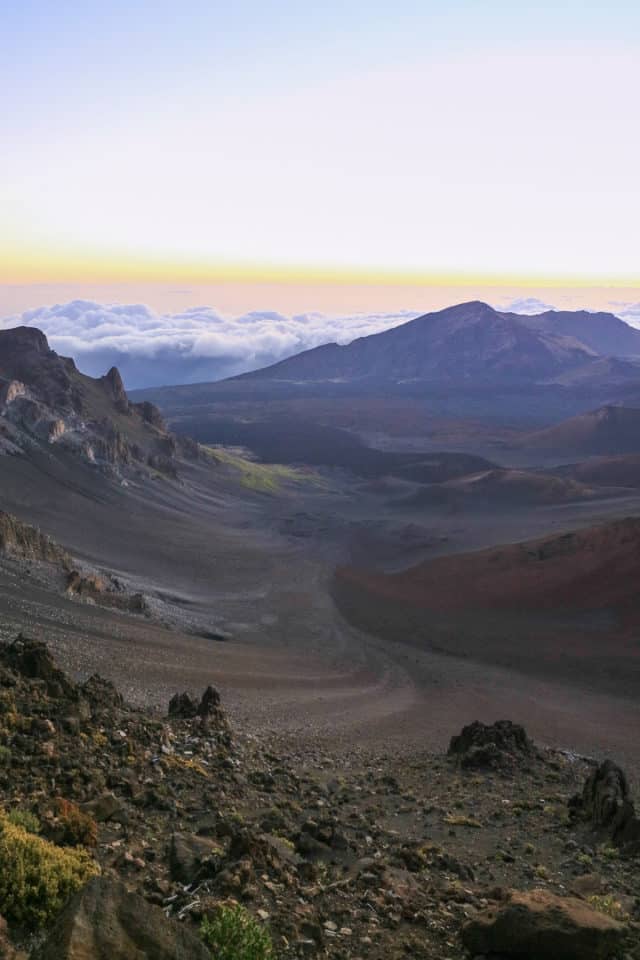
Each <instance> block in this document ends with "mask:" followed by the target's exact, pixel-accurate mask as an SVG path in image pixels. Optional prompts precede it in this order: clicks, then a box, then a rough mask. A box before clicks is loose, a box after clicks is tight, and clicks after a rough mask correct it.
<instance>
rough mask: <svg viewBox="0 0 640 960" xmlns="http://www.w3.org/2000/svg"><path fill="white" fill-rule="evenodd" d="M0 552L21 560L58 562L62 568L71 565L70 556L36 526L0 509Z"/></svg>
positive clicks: (67, 567)
mask: <svg viewBox="0 0 640 960" xmlns="http://www.w3.org/2000/svg"><path fill="white" fill-rule="evenodd" d="M0 553H5V554H8V555H10V556H12V557H18V558H19V559H22V560H42V561H44V562H45V563H54V564H58V565H60V566H61V567H63V568H64V569H69V567H70V566H71V557H70V556H69V554H68V553H67V552H66V550H64V549H63V548H62V547H61V546H59V545H58V544H57V543H56V542H55V540H52V539H51V537H48V536H46V534H44V533H41V532H40V530H38V529H36V527H32V526H30V525H29V524H28V523H23V522H22V521H21V520H18V519H17V518H16V517H14V516H12V515H11V514H10V513H4V511H2V510H0Z"/></svg>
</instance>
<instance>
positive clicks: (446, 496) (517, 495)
mask: <svg viewBox="0 0 640 960" xmlns="http://www.w3.org/2000/svg"><path fill="white" fill-rule="evenodd" d="M595 495H596V493H595V491H594V490H593V489H591V487H589V486H587V485H586V484H584V483H581V482H578V481H577V480H575V479H571V478H569V477H556V476H552V475H550V474H546V473H535V472H533V471H529V470H508V469H493V470H485V471H483V472H481V473H473V474H470V475H468V476H464V477H460V478H457V479H455V480H448V481H446V482H445V483H434V484H431V485H430V486H428V487H425V488H424V489H423V490H419V491H418V492H417V493H412V494H411V495H410V496H408V497H405V498H403V499H402V500H400V501H398V505H399V506H404V507H409V506H410V507H427V508H428V507H437V508H442V507H447V508H448V509H456V510H459V509H463V508H465V507H467V508H469V509H474V510H477V509H478V508H482V507H485V508H495V509H498V510H501V511H502V510H505V509H506V510H509V509H514V508H520V507H523V508H526V507H535V506H545V505H550V504H555V503H572V502H574V501H580V500H589V499H591V498H593V497H594V496H595Z"/></svg>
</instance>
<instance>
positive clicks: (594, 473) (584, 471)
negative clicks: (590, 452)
mask: <svg viewBox="0 0 640 960" xmlns="http://www.w3.org/2000/svg"><path fill="white" fill-rule="evenodd" d="M565 471H566V473H569V474H570V475H571V476H572V477H574V478H575V479H576V480H578V481H580V482H581V483H594V484H598V485H601V486H610V487H640V453H628V454H622V455H621V456H616V457H593V458H591V459H589V460H585V461H584V463H575V464H571V465H570V466H568V467H566V468H565Z"/></svg>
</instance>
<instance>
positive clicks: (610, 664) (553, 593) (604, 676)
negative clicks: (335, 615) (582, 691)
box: [333, 517, 640, 695]
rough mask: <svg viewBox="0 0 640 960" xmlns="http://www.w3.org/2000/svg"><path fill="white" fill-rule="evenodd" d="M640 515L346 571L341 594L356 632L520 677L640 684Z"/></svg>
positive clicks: (337, 589) (337, 595)
mask: <svg viewBox="0 0 640 960" xmlns="http://www.w3.org/2000/svg"><path fill="white" fill-rule="evenodd" d="M639 577H640V519H638V518H636V517H633V518H626V519H623V520H617V521H613V522H607V523H602V524H600V525H598V526H594V527H589V528H587V529H583V530H577V531H575V532H572V533H564V534H560V535H557V534H556V535H553V536H547V537H544V538H542V539H537V540H528V541H524V542H522V543H507V544H503V545H500V546H496V547H491V548H488V549H484V550H479V551H475V552H472V553H462V554H452V555H448V556H440V557H437V558H435V559H433V560H430V561H427V562H424V563H421V564H419V565H417V566H414V567H411V568H410V569H408V570H404V571H402V572H400V573H392V574H384V573H376V572H372V571H370V570H365V569H362V568H355V567H353V566H351V567H342V568H340V569H339V570H338V571H337V573H336V577H335V579H334V584H333V595H334V599H335V600H336V603H337V605H338V607H339V609H340V611H341V612H342V613H343V615H345V616H346V617H347V618H348V619H349V620H350V621H351V622H352V623H353V624H355V625H356V626H357V627H359V628H361V629H364V630H367V631H371V632H372V633H375V634H378V635H379V636H382V637H385V638H387V639H389V640H391V641H393V642H394V643H395V642H398V641H401V642H405V643H411V644H417V645H424V646H425V647H427V648H435V649H437V650H440V651H444V652H446V653H449V654H452V655H455V656H459V657H463V658H465V659H470V660H474V661H477V662H485V663H492V664H498V665H500V666H503V667H507V668H509V669H515V670H516V671H519V672H522V673H530V674H535V675H546V676H549V675H551V674H552V675H553V676H554V677H556V678H557V677H560V676H565V677H566V678H567V680H568V681H569V682H570V683H586V684H587V685H588V686H589V688H591V689H593V686H594V685H597V684H604V685H605V686H609V687H610V688H611V689H612V690H615V691H616V692H617V693H618V694H620V693H623V691H625V690H627V691H628V692H629V694H630V695H631V691H632V690H633V689H635V685H636V684H637V682H638V680H639V679H640V650H639V648H638V642H637V635H638V625H639V624H640V596H639V595H638V590H637V583H638V578H639Z"/></svg>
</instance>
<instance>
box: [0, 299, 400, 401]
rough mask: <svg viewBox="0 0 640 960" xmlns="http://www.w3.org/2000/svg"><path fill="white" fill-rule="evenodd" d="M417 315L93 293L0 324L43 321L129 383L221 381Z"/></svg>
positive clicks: (73, 350) (97, 369) (84, 366)
mask: <svg viewBox="0 0 640 960" xmlns="http://www.w3.org/2000/svg"><path fill="white" fill-rule="evenodd" d="M415 316H417V314H416V313H415V312H414V313H411V312H409V311H398V312H397V313H380V314H363V315H357V316H350V317H327V316H324V315H322V314H320V313H306V314H300V315H298V316H294V317H286V316H283V315H282V314H280V313H274V312H269V311H264V312H262V311H260V312H258V311H255V312H253V313H247V314H245V315H244V316H241V317H233V318H229V317H224V316H222V315H221V314H219V313H216V311H215V310H212V309H211V308H210V307H192V308H190V309H188V310H185V311H183V312H182V313H175V314H158V313H155V312H154V311H153V310H151V309H150V308H149V307H147V306H145V305H144V304H101V303H95V302H93V301H91V300H72V301H71V302H70V303H65V304H56V305H55V306H51V307H38V308H36V309H33V310H27V311H25V312H24V313H23V314H21V315H19V316H13V317H7V318H6V319H4V320H0V328H7V327H14V326H18V325H20V324H23V325H26V326H30V327H38V328H39V329H40V330H42V331H43V332H44V333H45V334H46V335H47V337H48V339H49V343H50V345H51V346H52V348H53V349H54V350H56V351H57V352H58V353H60V354H62V355H63V356H69V357H73V358H74V360H75V361H76V363H77V364H78V367H79V368H80V369H81V370H82V371H83V372H85V373H88V374H90V375H91V376H100V375H101V374H103V373H105V371H106V370H107V369H108V368H109V367H110V366H113V365H115V366H117V367H118V368H119V369H120V371H121V373H122V376H123V379H124V381H125V384H126V385H127V387H129V388H131V389H133V388H135V387H144V386H160V385H163V384H172V383H195V382H198V381H204V380H218V379H221V378H223V377H229V376H234V375H235V374H238V373H244V372H246V371H248V370H256V369H258V368H259V367H263V366H267V365H268V364H270V363H275V362H276V361H278V360H282V359H284V358H285V357H289V356H291V355H292V354H294V353H299V352H300V351H301V350H307V349H309V348H310V347H317V346H319V345H320V344H323V343H330V342H332V341H335V342H337V343H349V342H350V341H351V340H355V339H356V338H357V337H363V336H367V335H368V334H371V333H379V332H380V331H382V330H388V329H389V328H390V327H394V326H398V325H399V324H401V323H405V322H406V321H407V320H411V319H412V318H413V317H415Z"/></svg>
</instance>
